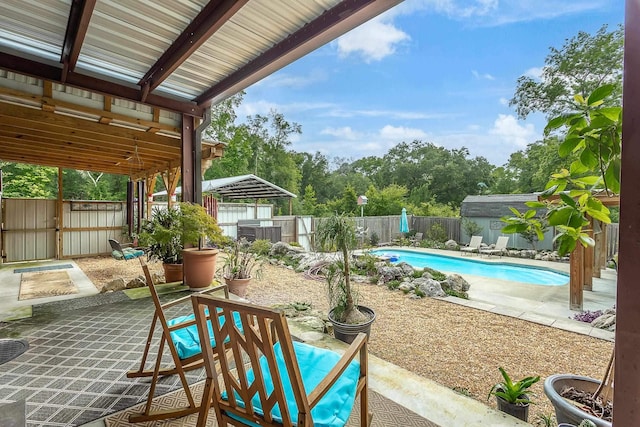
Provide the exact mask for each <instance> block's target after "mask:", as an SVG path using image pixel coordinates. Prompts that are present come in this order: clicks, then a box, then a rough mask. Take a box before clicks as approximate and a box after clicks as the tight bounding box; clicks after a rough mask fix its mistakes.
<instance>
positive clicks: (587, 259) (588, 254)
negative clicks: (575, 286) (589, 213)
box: [578, 217, 595, 291]
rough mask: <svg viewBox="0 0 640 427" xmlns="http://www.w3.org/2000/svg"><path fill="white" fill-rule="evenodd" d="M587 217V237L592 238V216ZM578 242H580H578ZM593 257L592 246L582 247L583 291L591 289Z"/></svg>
mask: <svg viewBox="0 0 640 427" xmlns="http://www.w3.org/2000/svg"><path fill="white" fill-rule="evenodd" d="M588 218H589V231H588V234H589V237H591V238H593V218H591V217H588ZM578 244H580V243H578ZM594 259H595V253H594V248H593V246H587V247H586V248H584V261H583V263H582V269H583V270H584V273H583V276H582V277H583V281H584V282H583V284H582V289H584V290H585V291H590V290H592V289H593V262H594Z"/></svg>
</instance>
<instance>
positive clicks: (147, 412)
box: [127, 258, 229, 423]
mask: <svg viewBox="0 0 640 427" xmlns="http://www.w3.org/2000/svg"><path fill="white" fill-rule="evenodd" d="M139 259H140V264H141V265H142V270H143V271H144V275H145V278H146V280H147V284H148V286H149V292H150V294H151V299H152V300H153V304H154V306H155V311H154V314H153V319H152V320H151V326H150V328H149V335H148V337H147V342H146V345H145V348H144V352H143V354H142V360H141V361H140V366H139V367H138V369H136V370H133V371H129V372H127V377H128V378H140V377H151V384H150V386H149V394H148V396H147V402H146V405H145V408H144V411H143V412H142V413H138V414H132V415H130V416H129V421H130V422H132V423H137V422H144V421H154V420H161V419H166V418H177V417H182V416H185V415H188V414H193V413H196V412H198V409H199V406H198V405H197V404H196V399H194V397H193V393H192V392H191V390H190V389H189V384H188V383H187V378H186V375H185V372H187V371H190V370H193V369H197V368H201V367H202V366H203V364H204V360H203V356H202V351H200V352H199V353H197V354H195V355H192V356H190V357H187V358H183V359H181V358H180V356H179V355H178V350H177V349H176V345H175V343H174V341H173V339H172V338H171V333H172V332H175V331H178V330H180V329H184V328H189V327H192V328H193V329H195V324H196V321H195V316H192V318H191V320H185V321H182V322H180V323H176V324H173V325H170V321H168V319H167V316H166V314H165V310H166V309H168V308H169V307H173V306H176V305H179V304H183V303H185V302H188V301H190V298H191V295H188V296H185V297H182V298H178V299H176V300H173V301H170V302H167V303H164V304H162V303H161V302H160V297H159V295H158V291H157V290H156V288H155V283H154V282H153V278H152V276H151V273H150V272H149V266H147V264H146V263H145V261H144V260H143V259H142V258H139ZM218 291H223V292H224V296H225V298H229V291H228V288H227V286H226V285H220V286H215V287H212V288H207V289H205V290H202V291H200V292H198V293H201V294H205V293H206V294H208V293H212V292H218ZM158 323H159V324H160V326H161V329H162V332H161V336H160V343H159V347H158V354H157V355H156V359H155V362H153V368H152V369H146V366H147V363H148V362H150V360H149V353H150V348H151V346H152V345H153V341H154V340H153V337H154V334H155V330H156V325H157V324H158ZM165 346H166V347H168V348H169V352H170V354H171V358H172V360H173V366H171V367H162V366H161V365H162V356H163V354H164V353H163V352H164V351H165ZM204 347H209V346H207V345H205V346H204ZM173 374H178V376H179V377H180V382H181V385H182V388H183V389H184V392H185V394H186V399H187V406H184V407H181V408H175V409H174V410H171V411H152V410H151V408H152V402H153V398H154V394H155V389H156V383H157V382H158V379H159V378H160V377H162V376H165V375H173Z"/></svg>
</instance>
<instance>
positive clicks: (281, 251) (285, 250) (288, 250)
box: [269, 242, 305, 256]
mask: <svg viewBox="0 0 640 427" xmlns="http://www.w3.org/2000/svg"><path fill="white" fill-rule="evenodd" d="M302 252H305V250H304V248H302V247H300V246H291V245H290V244H288V243H285V242H277V243H274V244H273V246H271V249H269V255H270V256H278V255H279V256H283V255H288V254H299V253H302Z"/></svg>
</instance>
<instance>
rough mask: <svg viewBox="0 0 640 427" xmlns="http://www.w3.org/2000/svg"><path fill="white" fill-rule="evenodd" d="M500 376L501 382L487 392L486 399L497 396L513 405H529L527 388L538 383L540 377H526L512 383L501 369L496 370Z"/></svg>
mask: <svg viewBox="0 0 640 427" xmlns="http://www.w3.org/2000/svg"><path fill="white" fill-rule="evenodd" d="M498 369H499V370H500V373H501V374H502V378H503V381H502V382H500V383H498V384H496V385H494V386H493V387H492V388H491V390H489V395H488V396H487V399H489V397H491V396H497V397H499V398H501V399H504V400H506V401H507V402H509V403H513V404H522V405H526V404H528V403H531V400H529V397H528V396H527V395H526V392H527V390H529V388H530V387H531V386H532V385H533V384H535V383H537V382H538V381H540V377H539V376H537V377H526V378H523V379H521V380H520V381H516V382H513V381H512V380H511V378H510V377H509V375H508V374H507V372H506V371H505V370H504V369H503V368H498Z"/></svg>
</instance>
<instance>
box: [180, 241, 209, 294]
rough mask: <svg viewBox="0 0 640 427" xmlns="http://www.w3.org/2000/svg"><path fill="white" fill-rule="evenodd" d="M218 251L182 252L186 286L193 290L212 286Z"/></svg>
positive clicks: (192, 250) (194, 250) (193, 249)
mask: <svg viewBox="0 0 640 427" xmlns="http://www.w3.org/2000/svg"><path fill="white" fill-rule="evenodd" d="M217 257H218V250H217V249H214V248H205V249H202V250H199V249H198V248H189V249H184V250H183V251H182V260H183V264H184V284H185V285H186V286H188V287H189V288H192V289H199V288H206V287H209V286H211V283H212V282H213V275H214V274H215V271H216V260H217Z"/></svg>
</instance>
